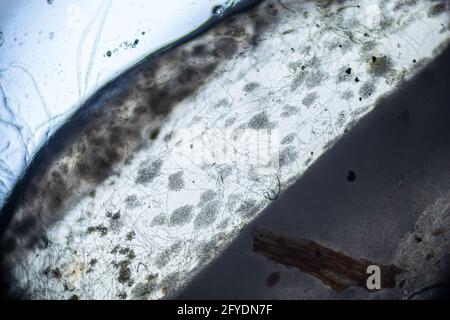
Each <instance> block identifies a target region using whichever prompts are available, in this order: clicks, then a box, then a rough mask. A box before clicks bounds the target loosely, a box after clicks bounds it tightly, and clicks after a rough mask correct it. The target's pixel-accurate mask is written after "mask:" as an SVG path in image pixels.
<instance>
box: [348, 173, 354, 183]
mask: <svg viewBox="0 0 450 320" xmlns="http://www.w3.org/2000/svg"><path fill="white" fill-rule="evenodd" d="M355 180H356V173H355V172H353V171H349V172H348V175H347V181H348V182H354V181H355Z"/></svg>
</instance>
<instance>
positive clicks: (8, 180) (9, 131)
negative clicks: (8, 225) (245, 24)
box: [0, 0, 237, 206]
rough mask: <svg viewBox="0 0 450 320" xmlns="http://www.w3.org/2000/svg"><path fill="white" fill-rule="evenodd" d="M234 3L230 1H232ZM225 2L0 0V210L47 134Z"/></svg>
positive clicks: (212, 0) (214, 0)
mask: <svg viewBox="0 0 450 320" xmlns="http://www.w3.org/2000/svg"><path fill="white" fill-rule="evenodd" d="M236 2H237V1H236ZM233 3H234V1H229V0H192V1H185V0H132V1H128V0H127V1H120V0H91V1H87V0H84V1H78V0H64V1H63V0H48V1H46V0H31V1H30V0H27V1H25V0H20V1H7V0H0V206H1V205H2V203H3V201H4V197H5V196H6V195H7V194H8V192H9V191H10V189H11V188H12V186H13V184H14V183H15V181H16V179H17V177H18V176H19V175H20V174H21V173H22V171H23V170H24V168H25V167H26V165H27V164H28V163H29V161H30V159H31V158H32V156H33V154H34V153H35V152H36V150H37V149H38V148H39V146H40V145H41V144H42V143H43V142H44V141H45V140H46V139H47V137H48V135H49V134H50V133H51V132H52V131H53V130H54V129H56V128H57V127H59V125H60V124H61V123H63V122H64V121H65V119H67V117H68V116H69V115H70V114H72V113H73V111H75V110H76V109H77V108H78V107H79V106H80V104H81V103H83V101H85V100H86V99H87V98H89V96H91V95H92V94H93V93H94V92H95V91H96V90H97V89H98V88H100V87H101V86H103V85H104V84H105V83H106V82H108V81H109V80H111V79H113V78H114V77H116V76H117V75H118V74H120V73H121V72H123V71H124V70H125V69H127V68H128V67H130V66H132V65H133V64H135V63H137V62H138V61H139V60H141V59H143V58H144V57H145V56H146V55H148V54H150V53H151V52H153V51H155V50H157V49H159V48H161V47H163V46H165V45H168V44H170V43H172V42H173V41H175V40H177V39H179V38H180V37H182V36H184V35H186V34H189V33H190V32H192V31H193V30H195V29H196V28H198V27H199V26H201V25H202V24H203V23H204V22H205V21H207V20H208V19H209V18H210V17H211V15H212V9H213V8H215V7H216V6H222V7H227V6H229V5H232V4H233Z"/></svg>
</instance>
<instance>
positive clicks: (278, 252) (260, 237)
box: [252, 229, 402, 291]
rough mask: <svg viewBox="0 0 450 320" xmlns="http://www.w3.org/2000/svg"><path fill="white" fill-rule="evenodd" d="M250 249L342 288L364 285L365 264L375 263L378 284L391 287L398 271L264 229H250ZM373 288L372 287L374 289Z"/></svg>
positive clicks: (364, 286) (365, 277) (363, 286)
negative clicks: (379, 282)
mask: <svg viewBox="0 0 450 320" xmlns="http://www.w3.org/2000/svg"><path fill="white" fill-rule="evenodd" d="M252 235H253V251H254V252H255V253H258V254H260V255H262V256H264V257H266V258H267V259H270V260H273V261H275V262H278V263H281V264H283V265H285V266H287V267H295V268H297V269H299V270H300V271H302V272H306V273H308V274H310V275H312V276H314V277H316V278H318V279H319V280H321V281H322V282H323V283H325V284H326V285H328V286H330V287H332V288H334V289H336V290H337V291H342V290H344V289H346V288H348V287H349V286H359V287H361V288H364V289H366V290H368V289H367V285H366V281H367V278H368V277H369V276H370V274H368V273H367V267H368V266H370V265H378V266H379V267H380V270H381V288H382V289H384V288H394V287H395V286H396V281H395V276H396V275H397V274H399V273H401V272H402V270H401V269H399V268H398V267H396V266H395V265H390V266H385V265H381V264H378V263H374V262H371V261H368V260H364V259H359V260H358V259H354V258H352V257H349V256H347V255H345V254H343V253H341V252H337V251H334V250H332V249H329V248H326V247H324V246H322V245H320V244H318V243H316V242H314V241H312V240H308V239H302V238H293V237H289V236H286V235H283V234H282V233H280V232H275V231H270V230H267V229H253V230H252ZM375 291H376V290H375Z"/></svg>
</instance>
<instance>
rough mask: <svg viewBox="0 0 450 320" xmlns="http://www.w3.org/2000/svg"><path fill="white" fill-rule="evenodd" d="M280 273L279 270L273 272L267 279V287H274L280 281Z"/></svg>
mask: <svg viewBox="0 0 450 320" xmlns="http://www.w3.org/2000/svg"><path fill="white" fill-rule="evenodd" d="M280 278H281V276H280V273H279V272H272V273H271V274H270V275H269V276H268V277H267V279H266V287H269V288H270V287H273V286H274V285H276V284H277V283H278V281H280Z"/></svg>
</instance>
